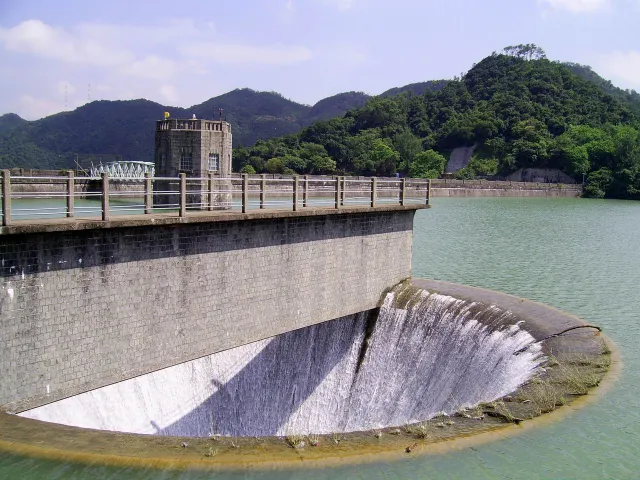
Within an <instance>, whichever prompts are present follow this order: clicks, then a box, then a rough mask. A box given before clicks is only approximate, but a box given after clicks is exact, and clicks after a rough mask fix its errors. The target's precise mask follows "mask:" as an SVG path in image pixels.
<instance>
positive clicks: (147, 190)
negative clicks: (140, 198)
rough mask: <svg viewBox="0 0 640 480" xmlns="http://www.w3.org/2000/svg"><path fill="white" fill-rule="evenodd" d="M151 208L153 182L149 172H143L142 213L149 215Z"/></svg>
mask: <svg viewBox="0 0 640 480" xmlns="http://www.w3.org/2000/svg"><path fill="white" fill-rule="evenodd" d="M152 208H153V182H152V180H151V172H147V173H145V174H144V213H145V214H146V215H149V214H150V213H151V209H152Z"/></svg>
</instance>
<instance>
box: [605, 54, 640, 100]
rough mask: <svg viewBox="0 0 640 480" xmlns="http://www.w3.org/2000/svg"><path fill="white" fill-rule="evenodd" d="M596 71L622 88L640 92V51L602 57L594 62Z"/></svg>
mask: <svg viewBox="0 0 640 480" xmlns="http://www.w3.org/2000/svg"><path fill="white" fill-rule="evenodd" d="M594 69H595V70H596V71H597V72H598V73H599V74H600V75H602V76H603V77H604V78H607V79H611V80H612V81H613V83H614V84H616V85H618V86H621V87H622V88H633V89H634V90H638V91H640V51H637V50H628V51H624V52H623V51H616V52H612V53H609V54H605V55H601V56H600V57H599V58H598V59H597V60H596V61H595V62H594Z"/></svg>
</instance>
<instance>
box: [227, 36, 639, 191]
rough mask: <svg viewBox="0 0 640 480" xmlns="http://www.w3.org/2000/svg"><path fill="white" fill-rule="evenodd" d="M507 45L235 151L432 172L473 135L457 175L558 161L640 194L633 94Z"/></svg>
mask: <svg viewBox="0 0 640 480" xmlns="http://www.w3.org/2000/svg"><path fill="white" fill-rule="evenodd" d="M591 80H592V79H585V78H583V77H582V76H578V75H576V74H574V73H573V72H572V70H571V68H570V67H569V66H566V65H563V64H560V63H557V62H552V61H549V60H547V59H546V58H545V55H544V52H543V51H542V50H540V49H539V48H538V47H536V46H535V45H518V46H514V47H508V48H507V49H505V50H504V52H503V53H501V54H497V53H494V54H492V55H491V56H489V57H487V58H485V59H484V60H482V61H481V62H480V63H478V64H477V65H475V66H474V67H473V68H472V69H471V70H470V71H469V72H468V73H467V74H466V75H464V76H463V77H462V78H461V79H457V80H454V81H450V82H448V83H446V84H445V85H444V86H443V88H441V89H440V90H437V91H434V90H426V91H425V92H424V94H422V95H419V96H411V95H409V96H406V95H402V96H397V97H392V98H379V97H378V98H374V99H371V100H369V101H368V102H367V104H366V105H365V106H364V107H362V108H359V109H356V110H351V111H349V112H347V113H346V114H345V115H344V116H343V117H341V118H336V119H333V120H329V121H324V122H318V123H315V124H313V125H311V126H309V127H307V128H305V129H303V130H302V132H300V133H299V134H297V135H288V136H284V137H280V138H274V139H271V140H268V141H259V142H257V143H256V144H255V145H254V146H253V147H250V148H239V149H236V151H235V153H234V167H235V169H240V170H242V171H245V172H254V171H255V172H272V173H276V172H285V173H291V172H298V173H329V172H334V171H335V172H342V173H353V174H360V175H393V174H395V173H396V172H402V173H404V174H408V175H411V176H419V177H437V176H439V175H440V174H441V173H442V172H443V170H444V167H445V164H446V159H447V156H448V154H449V152H450V151H451V150H452V149H453V148H455V147H458V146H463V145H473V144H476V145H477V146H478V148H477V149H476V154H475V156H474V157H473V158H472V160H471V162H470V164H469V166H468V167H466V168H465V169H463V170H461V171H459V172H458V176H459V177H462V178H470V177H474V176H478V175H505V174H508V173H511V172H513V171H515V170H517V169H519V168H522V167H548V168H560V169H562V170H563V171H565V172H566V173H568V174H569V175H572V176H573V177H574V178H576V179H578V180H582V178H583V175H584V177H585V178H586V179H587V181H588V186H587V188H586V193H587V194H588V195H591V196H596V197H602V196H608V197H617V198H640V133H639V129H640V120H639V118H638V116H637V115H636V114H635V113H634V112H633V110H634V104H633V102H632V99H628V98H625V97H623V96H621V95H619V94H617V93H616V92H613V93H611V92H607V91H605V90H603V88H602V85H599V84H598V83H594V82H593V81H591Z"/></svg>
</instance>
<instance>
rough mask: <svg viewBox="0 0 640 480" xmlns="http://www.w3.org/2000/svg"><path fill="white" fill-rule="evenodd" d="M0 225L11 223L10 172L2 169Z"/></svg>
mask: <svg viewBox="0 0 640 480" xmlns="http://www.w3.org/2000/svg"><path fill="white" fill-rule="evenodd" d="M2 225H3V226H5V227H6V226H7V225H11V172H10V171H9V170H3V171H2Z"/></svg>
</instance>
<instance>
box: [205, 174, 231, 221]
mask: <svg viewBox="0 0 640 480" xmlns="http://www.w3.org/2000/svg"><path fill="white" fill-rule="evenodd" d="M214 175H215V174H213V173H209V211H210V212H211V211H213V206H214V203H215V191H216V181H215V176H214ZM231 188H232V189H233V186H232V187H231ZM232 195H233V194H232Z"/></svg>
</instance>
